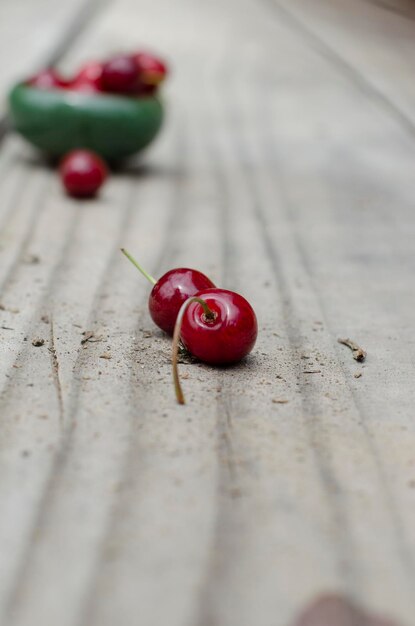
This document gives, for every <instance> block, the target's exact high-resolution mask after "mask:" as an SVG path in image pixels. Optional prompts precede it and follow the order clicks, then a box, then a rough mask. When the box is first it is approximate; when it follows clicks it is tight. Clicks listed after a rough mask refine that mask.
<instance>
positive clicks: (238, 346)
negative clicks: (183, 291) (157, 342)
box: [181, 289, 258, 365]
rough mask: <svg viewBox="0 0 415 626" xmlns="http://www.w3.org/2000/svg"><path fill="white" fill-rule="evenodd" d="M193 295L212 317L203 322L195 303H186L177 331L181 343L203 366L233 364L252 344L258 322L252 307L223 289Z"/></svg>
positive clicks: (203, 317)
mask: <svg viewBox="0 0 415 626" xmlns="http://www.w3.org/2000/svg"><path fill="white" fill-rule="evenodd" d="M196 295H197V297H198V298H201V299H202V300H204V301H205V302H206V304H207V305H208V307H209V308H210V309H211V311H213V312H214V313H215V314H216V317H215V319H214V320H209V319H206V317H205V314H204V312H203V308H202V306H201V305H200V304H199V303H197V302H192V303H191V304H189V307H188V309H187V310H186V312H185V314H184V317H183V322H182V328H181V339H182V342H183V344H184V345H185V347H186V348H187V350H189V352H190V353H191V354H192V355H193V356H195V357H197V358H198V359H200V360H201V361H203V362H204V363H209V364H210V365H229V364H231V363H237V362H238V361H240V360H241V359H243V358H244V357H245V356H246V355H247V354H249V352H251V350H252V348H253V347H254V345H255V341H256V338H257V334H258V322H257V319H256V315H255V312H254V310H253V308H252V307H251V305H250V304H249V302H248V301H247V300H246V299H245V298H244V297H243V296H241V295H239V294H238V293H235V292H233V291H228V290H227V289H208V290H204V291H200V292H198V293H197V294H196Z"/></svg>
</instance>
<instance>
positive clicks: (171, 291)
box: [121, 248, 215, 335]
mask: <svg viewBox="0 0 415 626" xmlns="http://www.w3.org/2000/svg"><path fill="white" fill-rule="evenodd" d="M121 252H122V253H123V254H124V255H125V256H126V257H127V259H128V260H129V261H131V263H132V264H133V265H134V266H135V267H136V268H137V269H138V270H139V271H140V272H141V273H142V274H143V276H144V277H145V278H146V279H147V280H148V281H149V282H150V283H151V284H152V285H153V288H152V290H151V293H150V296H149V299H148V308H149V312H150V315H151V318H152V320H153V322H154V323H155V324H156V326H158V327H159V328H161V330H164V332H166V333H168V334H169V335H172V334H173V331H174V326H175V323H176V319H177V316H178V314H179V311H180V308H181V306H182V304H183V303H184V302H186V300H188V299H189V298H190V297H191V296H194V295H195V294H196V293H198V292H199V291H200V290H201V289H209V288H211V287H215V285H214V283H213V282H212V281H211V280H210V278H208V277H207V276H206V275H205V274H202V272H199V271H198V270H194V269H190V268H188V267H178V268H175V269H172V270H169V271H168V272H166V273H165V274H163V276H161V278H159V279H158V280H156V279H155V278H154V277H153V276H151V275H150V274H149V273H148V272H146V271H145V270H144V269H143V268H142V267H141V265H140V264H139V263H138V262H137V261H136V260H135V259H134V257H132V256H131V254H130V253H129V252H128V251H127V250H125V249H124V248H122V249H121Z"/></svg>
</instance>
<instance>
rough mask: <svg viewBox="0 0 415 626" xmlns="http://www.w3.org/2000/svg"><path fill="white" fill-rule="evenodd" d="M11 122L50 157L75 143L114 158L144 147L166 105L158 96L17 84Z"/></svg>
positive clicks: (12, 96) (11, 97)
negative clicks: (127, 94)
mask: <svg viewBox="0 0 415 626" xmlns="http://www.w3.org/2000/svg"><path fill="white" fill-rule="evenodd" d="M9 109H10V117H11V120H12V122H13V126H14V128H15V129H16V130H17V132H19V133H20V134H21V135H22V136H23V137H24V138H25V139H26V140H27V141H29V142H30V143H31V144H33V145H34V146H35V147H37V148H39V149H40V150H42V151H43V152H44V153H46V154H47V155H48V156H50V157H55V158H56V157H58V158H61V157H62V156H64V155H65V154H66V153H68V152H70V151H71V150H74V149H77V148H85V149H89V150H92V151H93V152H96V153H97V154H99V155H100V156H101V157H103V158H104V159H105V160H106V161H110V162H112V161H117V160H120V159H124V158H126V157H129V156H131V155H133V154H135V153H137V152H140V151H141V150H143V149H144V148H146V147H147V146H148V145H149V144H150V143H151V142H152V141H153V139H154V138H155V137H156V135H157V134H158V132H159V130H160V128H161V126H162V122H163V117H164V109H163V105H162V102H161V100H160V99H159V98H158V97H155V96H151V95H147V96H143V97H139V98H136V97H124V96H117V95H113V94H107V93H96V94H95V93H84V92H78V91H75V90H71V89H65V90H63V89H48V90H47V89H38V88H36V87H31V86H29V85H26V84H18V85H16V86H15V87H14V88H13V89H12V90H11V92H10V94H9Z"/></svg>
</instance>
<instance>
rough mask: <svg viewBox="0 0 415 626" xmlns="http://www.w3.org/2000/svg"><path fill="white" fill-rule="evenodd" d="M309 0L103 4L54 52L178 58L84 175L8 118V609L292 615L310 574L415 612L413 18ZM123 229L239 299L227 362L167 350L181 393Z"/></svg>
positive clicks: (206, 622)
mask: <svg viewBox="0 0 415 626" xmlns="http://www.w3.org/2000/svg"><path fill="white" fill-rule="evenodd" d="M389 4H392V3H389ZM313 5H315V6H314V10H311V9H310V8H309V5H308V4H307V3H305V2H300V0H296V1H295V2H294V3H285V2H284V1H283V0H278V3H277V2H275V3H274V2H273V1H271V0H269V1H268V0H267V1H266V2H265V0H264V1H261V2H257V1H254V0H242V2H241V1H239V2H236V0H227V1H226V2H222V1H220V0H212V2H210V3H204V4H202V3H198V2H195V1H192V0H177V1H176V2H175V3H174V4H173V3H169V2H168V0H156V1H155V0H152V2H149V1H146V0H139V1H136V0H134V1H133V0H118V1H117V2H112V3H108V4H107V5H106V7H104V8H103V9H102V10H101V11H100V13H99V14H97V15H96V17H95V18H94V19H93V21H92V22H91V24H90V25H88V26H87V27H86V29H85V31H84V32H83V33H80V35H79V37H78V38H77V39H76V41H74V44H73V46H72V47H71V48H70V50H69V52H68V54H67V55H66V56H65V58H64V59H63V62H62V67H64V68H67V69H68V70H71V69H72V68H74V67H76V65H77V64H78V63H79V62H80V61H81V60H83V59H85V58H94V57H98V56H100V55H104V54H109V53H110V52H111V51H113V50H116V49H119V48H122V47H125V48H129V47H131V48H133V47H138V46H139V45H147V46H150V47H153V48H155V49H157V48H158V49H159V50H160V52H164V53H165V55H166V56H168V57H169V58H170V59H171V64H172V68H173V71H172V78H171V81H170V83H169V85H168V87H167V90H166V94H165V98H166V101H167V103H168V110H169V116H168V119H167V123H166V127H165V129H164V132H163V135H162V136H161V138H160V140H159V141H158V142H157V144H156V145H155V146H154V148H152V149H151V150H150V151H149V152H148V154H147V155H146V156H145V158H144V159H143V161H142V162H140V161H137V162H133V163H131V164H130V165H129V166H128V168H126V169H125V170H124V171H121V172H119V173H117V175H114V176H113V177H111V180H110V181H109V184H108V186H107V187H106V188H105V189H104V192H103V194H102V195H101V196H100V198H99V199H98V200H96V201H94V202H76V201H72V200H71V199H69V198H66V197H65V196H64V195H63V193H62V190H61V188H60V186H59V181H58V180H57V177H56V175H55V173H54V171H53V170H50V169H48V168H47V167H46V166H45V164H44V163H42V162H41V161H40V160H38V158H37V157H36V156H35V155H33V154H32V153H31V152H30V151H29V149H28V148H25V147H24V146H23V144H22V143H21V142H20V140H19V139H18V138H15V137H12V136H8V137H7V138H6V139H5V140H4V142H3V145H2V149H1V150H0V198H1V202H0V224H1V239H0V244H1V245H0V303H1V304H2V305H3V307H4V309H3V308H2V310H0V322H1V324H0V325H4V326H6V327H7V328H12V329H13V330H6V329H0V338H1V340H2V343H1V346H2V359H1V361H0V375H1V380H0V385H1V396H0V412H1V415H2V421H1V428H0V470H1V471H0V501H1V502H2V515H1V516H0V553H1V554H2V559H1V564H0V614H1V616H2V617H1V621H0V623H1V624H2V625H3V624H4V626H6V625H7V626H32V624H35V623H36V624H37V623H42V624H45V625H46V626H48V625H49V624H57V623H59V624H60V625H61V626H98V625H99V626H113V625H114V624H115V623H119V624H120V625H122V626H135V625H136V624H140V625H141V624H143V625H145V626H161V625H164V624H166V623H168V624H169V625H170V626H195V625H197V626H234V625H235V626H236V625H238V626H252V625H253V624H255V626H271V625H272V626H288V625H290V624H294V623H295V620H296V619H297V620H298V619H299V616H300V615H302V614H306V613H304V611H306V610H307V607H309V606H313V603H314V599H315V598H317V597H320V596H321V594H322V593H326V592H337V593H339V594H343V595H344V596H347V597H348V598H350V599H351V600H350V601H351V602H352V604H353V605H356V606H361V607H362V611H363V612H364V613H367V614H368V615H372V614H373V615H379V616H380V619H381V618H382V617H383V616H385V620H386V619H390V620H395V621H397V622H400V623H401V624H402V625H403V626H411V624H412V623H413V614H414V610H415V607H414V604H415V600H414V597H415V596H414V593H413V589H414V568H415V563H414V548H415V545H414V544H415V536H414V531H413V529H414V527H415V523H414V522H415V519H414V510H415V509H414V498H415V490H414V485H415V482H414V481H415V475H414V471H415V469H414V468H415V457H414V453H413V450H414V439H415V433H414V429H413V424H412V422H413V420H412V407H413V403H414V400H415V398H414V387H413V381H412V379H413V375H412V372H413V363H414V356H415V354H414V342H413V340H412V327H413V310H414V306H415V294H414V290H413V288H412V285H413V275H414V269H415V268H414V256H413V240H414V235H415V220H414V211H413V163H414V158H415V147H414V137H413V132H412V126H413V123H414V122H413V116H412V113H411V112H410V107H409V106H404V103H405V102H406V101H407V102H408V103H409V102H410V99H411V98H412V86H411V84H410V81H409V71H408V66H405V65H403V66H402V67H403V68H404V69H402V71H398V68H399V61H400V60H401V59H402V58H404V56H405V55H408V56H407V59H410V58H411V54H412V43H411V38H410V35H411V36H412V35H413V29H414V28H415V24H414V22H413V21H412V20H411V19H408V18H407V17H406V16H403V15H401V14H400V13H399V14H398V13H397V12H396V11H395V12H392V13H391V12H390V11H386V10H385V9H383V8H382V7H380V6H379V5H378V4H376V3H369V2H361V3H358V2H352V3H347V6H346V3H345V2H344V1H341V0H336V1H335V2H330V3H329V2H325V1H323V0H318V2H317V1H316V2H315V3H313ZM395 5H396V6H398V4H397V3H393V6H395ZM399 6H401V5H399ZM401 8H402V10H404V11H406V10H407V9H408V7H407V6H405V7H404V5H403V4H402V7H401ZM52 22H53V20H52ZM355 25H358V28H359V29H360V30H359V32H360V33H361V34H362V33H363V32H364V33H365V36H364V37H363V35H362V36H361V37H360V39H359V37H358V36H357V35H356V34H355V32H354V26H355ZM405 37H407V39H405ZM48 39H49V41H50V39H51V38H50V37H49V38H48ZM404 41H405V42H406V44H405V45H404V44H403V42H404ZM1 75H2V70H1V69H0V80H2V78H1ZM406 98H408V100H406ZM121 246H125V247H127V248H128V249H130V250H131V252H132V253H133V254H135V255H136V256H137V257H138V258H139V259H140V261H141V262H142V263H143V265H144V266H145V267H147V268H148V270H149V271H150V272H151V273H152V274H155V275H161V274H162V273H163V272H164V271H166V270H167V269H169V268H171V267H174V266H179V265H186V266H194V267H197V268H199V269H200V270H202V271H204V272H206V273H208V274H209V275H210V276H211V277H212V279H213V280H214V281H215V282H216V283H217V284H220V285H224V286H225V287H227V288H233V289H236V290H237V291H240V292H242V293H243V294H244V295H246V296H247V297H248V299H249V300H250V301H251V302H252V303H253V305H254V307H255V309H256V311H257V313H258V318H259V322H260V335H259V340H258V344H257V347H256V350H255V352H254V353H253V354H252V356H251V357H250V358H249V359H248V360H247V361H246V362H244V363H241V364H240V365H238V366H236V367H233V368H228V369H223V370H214V369H212V368H208V367H205V366H203V365H201V364H194V365H186V364H183V365H181V366H180V370H181V372H182V373H183V374H184V375H185V378H184V380H183V384H184V386H185V388H186V395H187V398H188V405H186V406H185V407H179V406H177V405H176V404H175V402H174V392H173V387H172V384H171V369H170V362H169V358H170V342H169V340H168V339H167V338H166V337H164V336H163V335H162V334H161V333H159V332H158V331H157V330H156V329H155V328H154V327H153V326H152V324H151V321H150V319H149V315H148V312H147V307H146V301H147V296H148V286H147V285H146V284H145V283H144V282H143V280H142V278H141V276H140V275H138V274H137V273H135V271H134V268H132V267H131V266H130V265H128V264H127V262H126V260H125V259H124V257H123V256H122V255H121V253H120V252H119V248H120V247H121ZM37 257H38V261H37V262H36V260H35V262H34V261H33V260H34V259H36V258H37ZM45 316H46V317H45ZM45 320H46V321H45ZM85 331H92V332H94V337H95V339H97V341H94V342H87V343H82V339H83V337H84V336H83V335H82V333H83V332H85ZM348 336H349V337H353V339H355V340H356V341H357V342H358V343H359V344H360V345H363V346H364V347H365V350H366V351H367V358H366V361H365V363H363V364H358V363H356V362H355V361H353V359H352V358H351V355H350V353H349V352H348V351H347V350H345V349H344V348H343V347H342V346H340V345H339V344H338V343H337V338H338V337H348ZM34 337H41V338H43V339H44V340H45V344H44V346H41V347H34V346H33V345H32V343H31V342H32V339H33V338H34ZM103 353H106V354H109V355H110V356H111V358H110V359H101V358H100V356H101V355H102V354H103ZM357 371H358V372H359V373H361V374H362V375H361V377H360V378H358V379H357V378H355V377H354V374H355V373H356V372H357ZM311 372H313V373H311ZM310 619H311V618H310ZM385 623H386V622H385Z"/></svg>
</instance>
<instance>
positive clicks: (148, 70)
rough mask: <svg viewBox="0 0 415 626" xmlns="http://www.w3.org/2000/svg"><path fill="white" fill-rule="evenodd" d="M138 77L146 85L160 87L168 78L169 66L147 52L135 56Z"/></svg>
mask: <svg viewBox="0 0 415 626" xmlns="http://www.w3.org/2000/svg"><path fill="white" fill-rule="evenodd" d="M134 61H135V63H136V66H137V69H138V76H139V79H140V81H141V82H142V83H144V84H146V85H159V84H160V83H161V82H162V81H163V80H164V79H165V78H166V76H167V66H166V64H165V63H164V62H163V61H162V60H161V59H158V58H157V57H155V56H154V55H152V54H148V53H147V52H138V53H137V54H136V55H134Z"/></svg>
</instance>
